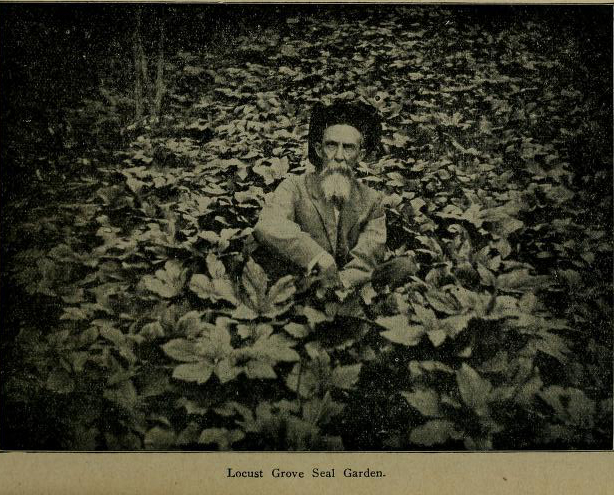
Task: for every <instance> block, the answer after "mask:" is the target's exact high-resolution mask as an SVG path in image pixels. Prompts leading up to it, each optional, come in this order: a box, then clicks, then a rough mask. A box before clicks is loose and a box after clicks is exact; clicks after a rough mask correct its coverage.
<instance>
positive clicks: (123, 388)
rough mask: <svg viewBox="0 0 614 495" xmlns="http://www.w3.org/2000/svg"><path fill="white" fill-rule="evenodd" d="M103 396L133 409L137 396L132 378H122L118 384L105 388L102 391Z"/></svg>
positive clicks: (130, 409)
mask: <svg viewBox="0 0 614 495" xmlns="http://www.w3.org/2000/svg"><path fill="white" fill-rule="evenodd" d="M103 395H104V398H105V399H107V400H110V401H111V402H114V403H115V404H118V405H120V406H122V407H123V408H125V409H127V410H129V411H133V410H134V407H135V406H136V404H137V401H138V396H137V392H136V388H134V384H133V383H132V380H124V381H122V382H121V383H120V384H119V385H117V386H115V387H111V388H107V389H106V390H105V391H104V394H103Z"/></svg>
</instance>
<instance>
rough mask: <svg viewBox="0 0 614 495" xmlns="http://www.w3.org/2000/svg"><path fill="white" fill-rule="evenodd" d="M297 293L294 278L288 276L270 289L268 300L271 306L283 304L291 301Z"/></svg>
mask: <svg viewBox="0 0 614 495" xmlns="http://www.w3.org/2000/svg"><path fill="white" fill-rule="evenodd" d="M295 292H296V287H295V286H294V277H292V276H291V275H288V276H286V277H283V278H280V279H279V280H278V281H277V282H275V284H274V285H273V287H271V288H270V289H269V293H268V299H269V303H270V304H274V305H276V304H283V303H285V302H286V301H288V299H290V298H291V297H292V296H293V295H294V293H295Z"/></svg>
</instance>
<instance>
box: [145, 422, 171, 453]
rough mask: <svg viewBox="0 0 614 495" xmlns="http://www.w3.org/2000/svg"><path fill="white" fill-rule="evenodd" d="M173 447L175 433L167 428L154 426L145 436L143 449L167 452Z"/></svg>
mask: <svg viewBox="0 0 614 495" xmlns="http://www.w3.org/2000/svg"><path fill="white" fill-rule="evenodd" d="M173 445H175V432H174V431H172V430H169V429H168V428H162V427H160V426H154V427H153V428H151V429H150V430H149V431H147V433H146V434H145V449H147V450H168V449H169V447H172V446H173Z"/></svg>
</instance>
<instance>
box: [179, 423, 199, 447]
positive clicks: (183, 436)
mask: <svg viewBox="0 0 614 495" xmlns="http://www.w3.org/2000/svg"><path fill="white" fill-rule="evenodd" d="M199 436H200V426H198V424H197V423H195V422H194V421H190V422H189V423H188V426H186V427H185V428H184V429H183V430H181V432H179V434H178V435H177V438H176V440H175V443H176V444H177V445H188V444H192V443H197V442H198V438H199Z"/></svg>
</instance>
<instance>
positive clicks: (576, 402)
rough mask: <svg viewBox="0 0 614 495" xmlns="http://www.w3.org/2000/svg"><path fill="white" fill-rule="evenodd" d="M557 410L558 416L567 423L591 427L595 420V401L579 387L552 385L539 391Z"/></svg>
mask: <svg viewBox="0 0 614 495" xmlns="http://www.w3.org/2000/svg"><path fill="white" fill-rule="evenodd" d="M539 395H540V397H541V398H542V399H543V400H544V401H546V403H548V404H549V405H550V406H551V407H552V408H553V409H554V411H555V413H556V415H557V418H558V419H559V420H561V421H563V422H564V423H565V424H567V425H573V426H576V427H580V428H591V427H592V426H593V424H594V421H595V411H596V407H595V401H593V400H592V399H589V398H588V397H587V396H586V394H585V393H584V392H583V391H582V390H579V389H577V388H563V387H561V386H559V385H552V386H550V387H547V388H545V389H544V390H542V391H541V392H540V393H539Z"/></svg>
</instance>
